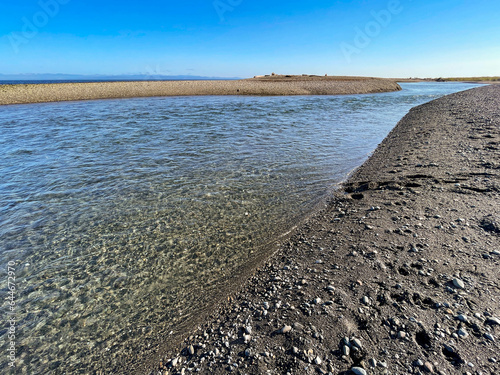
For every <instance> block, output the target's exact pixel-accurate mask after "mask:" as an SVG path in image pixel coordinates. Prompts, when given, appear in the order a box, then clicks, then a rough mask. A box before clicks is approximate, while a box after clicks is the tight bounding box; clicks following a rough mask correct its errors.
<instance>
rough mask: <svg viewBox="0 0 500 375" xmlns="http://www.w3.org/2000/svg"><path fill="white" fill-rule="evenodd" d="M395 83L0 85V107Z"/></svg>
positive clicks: (361, 90) (329, 91) (372, 89)
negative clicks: (6, 105)
mask: <svg viewBox="0 0 500 375" xmlns="http://www.w3.org/2000/svg"><path fill="white" fill-rule="evenodd" d="M398 90H401V87H400V86H399V85H398V84H397V83H396V82H394V81H391V80H387V79H380V78H362V77H317V76H307V77H304V78H302V77H300V76H288V78H287V77H286V76H278V77H276V78H274V77H273V78H269V79H261V78H252V79H244V80H232V81H229V80H228V81H134V82H89V83H52V84H19V85H0V105H5V104H26V103H43V102H59V101H72V100H92V99H116V98H135V97H153V96H191V95H348V94H369V93H378V92H389V91H398Z"/></svg>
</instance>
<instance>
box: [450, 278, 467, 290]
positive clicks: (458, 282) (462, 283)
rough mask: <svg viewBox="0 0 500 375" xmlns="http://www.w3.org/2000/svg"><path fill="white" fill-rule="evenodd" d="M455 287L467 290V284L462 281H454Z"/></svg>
mask: <svg viewBox="0 0 500 375" xmlns="http://www.w3.org/2000/svg"><path fill="white" fill-rule="evenodd" d="M453 285H454V286H455V288H458V289H465V283H464V282H463V281H462V280H460V279H457V278H455V279H453Z"/></svg>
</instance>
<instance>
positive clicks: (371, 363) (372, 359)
mask: <svg viewBox="0 0 500 375" xmlns="http://www.w3.org/2000/svg"><path fill="white" fill-rule="evenodd" d="M368 363H369V364H370V366H371V367H377V360H376V359H375V358H370V359H369V360H368Z"/></svg>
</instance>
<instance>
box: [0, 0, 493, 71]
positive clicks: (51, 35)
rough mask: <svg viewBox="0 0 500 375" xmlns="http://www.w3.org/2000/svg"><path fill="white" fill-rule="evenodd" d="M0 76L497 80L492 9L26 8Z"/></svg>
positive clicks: (5, 44)
mask: <svg viewBox="0 0 500 375" xmlns="http://www.w3.org/2000/svg"><path fill="white" fill-rule="evenodd" d="M0 36H1V38H0V56H1V58H0V73H4V74H16V73H68V74H164V75H184V74H192V75H203V76H219V77H250V76H253V75H258V74H269V73H271V72H276V73H286V74H302V73H309V74H325V73H328V74H329V75H363V76H381V77H410V76H412V77H415V76H420V77H440V76H444V77H450V76H484V75H500V2H498V1H493V0H444V1H439V0H432V1H429V0H413V1H412V0H388V1H385V0H384V1H379V0H373V1H364V0H359V1H334V0H330V1H325V0H314V1H310V2H309V1H306V0H286V1H284V0H268V1H262V0H215V1H214V0H182V1H171V0H141V1H137V0H133V1H132V0H119V1H118V0H40V1H39V0H17V1H5V2H3V4H2V11H1V13H0Z"/></svg>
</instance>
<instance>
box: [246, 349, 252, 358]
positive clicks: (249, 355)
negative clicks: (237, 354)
mask: <svg viewBox="0 0 500 375" xmlns="http://www.w3.org/2000/svg"><path fill="white" fill-rule="evenodd" d="M251 356H252V350H251V349H250V348H248V349H246V350H245V357H248V358H250V357H251Z"/></svg>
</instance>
